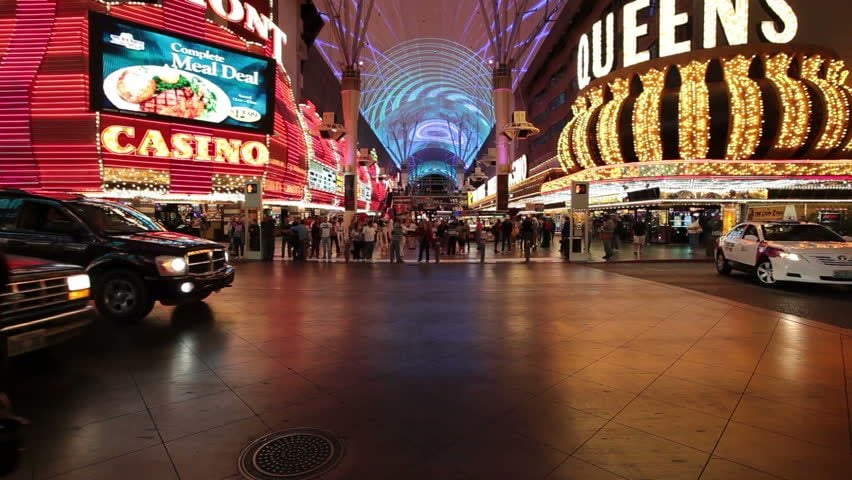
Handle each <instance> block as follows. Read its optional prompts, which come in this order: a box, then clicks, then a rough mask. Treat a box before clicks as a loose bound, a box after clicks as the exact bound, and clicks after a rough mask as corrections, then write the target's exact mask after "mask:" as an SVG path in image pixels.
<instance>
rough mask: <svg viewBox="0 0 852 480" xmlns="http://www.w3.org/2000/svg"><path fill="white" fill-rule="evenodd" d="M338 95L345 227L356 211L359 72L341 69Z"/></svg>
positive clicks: (352, 69) (359, 97) (359, 99)
mask: <svg viewBox="0 0 852 480" xmlns="http://www.w3.org/2000/svg"><path fill="white" fill-rule="evenodd" d="M340 95H341V97H342V100H343V106H342V108H343V127H344V128H345V129H346V152H345V155H344V157H343V206H344V209H345V211H344V215H343V224H344V225H345V226H346V228H347V229H348V228H349V225H350V224H351V223H352V219H353V218H354V217H355V214H356V213H357V212H358V155H357V151H358V118H359V110H360V107H361V72H360V71H359V70H358V69H356V68H347V69H345V70H343V78H342V81H341V91H340Z"/></svg>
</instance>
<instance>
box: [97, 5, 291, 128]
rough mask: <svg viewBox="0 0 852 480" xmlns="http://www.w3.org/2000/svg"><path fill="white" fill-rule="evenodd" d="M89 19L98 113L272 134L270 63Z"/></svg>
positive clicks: (116, 22) (107, 20)
mask: <svg viewBox="0 0 852 480" xmlns="http://www.w3.org/2000/svg"><path fill="white" fill-rule="evenodd" d="M91 20H92V21H91V25H92V31H93V33H92V46H93V48H92V50H93V53H92V82H91V85H92V86H91V88H92V105H93V107H94V108H95V109H100V110H105V111H117V112H121V113H129V114H133V115H136V116H144V117H154V118H164V119H165V118H169V119H172V120H174V119H179V120H183V121H192V122H200V123H204V124H214V125H219V126H226V127H238V128H244V129H250V130H258V131H263V132H269V131H271V127H272V112H273V108H274V105H273V102H274V85H275V82H274V79H275V70H274V68H275V67H274V63H273V62H272V61H271V60H270V59H268V58H265V57H261V56H255V55H250V54H247V53H244V52H238V51H236V50H231V49H226V48H222V47H217V46H214V45H212V44H207V43H200V42H197V41H194V40H191V39H189V38H186V37H182V36H176V35H173V34H169V33H165V32H161V31H158V30H155V29H152V28H150V27H145V26H141V25H137V24H135V23H131V22H126V21H124V20H116V19H114V18H111V17H107V16H104V15H98V14H92V16H91Z"/></svg>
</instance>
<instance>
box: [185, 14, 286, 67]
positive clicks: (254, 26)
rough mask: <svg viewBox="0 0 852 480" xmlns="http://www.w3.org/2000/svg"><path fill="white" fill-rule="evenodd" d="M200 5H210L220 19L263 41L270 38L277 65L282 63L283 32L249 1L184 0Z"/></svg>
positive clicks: (284, 40) (284, 36) (284, 41)
mask: <svg viewBox="0 0 852 480" xmlns="http://www.w3.org/2000/svg"><path fill="white" fill-rule="evenodd" d="M184 1H186V2H189V3H193V4H195V5H198V6H200V7H210V10H211V11H212V12H213V14H214V15H216V16H217V17H219V18H221V19H222V20H224V21H226V22H228V23H232V24H235V25H240V26H242V27H243V28H244V29H246V30H248V31H249V32H251V33H253V34H255V35H256V36H257V38H259V39H260V40H263V42H267V41H269V39H270V38H271V39H272V53H273V56H274V58H275V61H277V62H278V64H279V65H282V66H283V65H284V47H285V46H286V45H287V34H285V33H284V32H283V31H282V30H281V29H280V28H279V27H278V25H276V24H275V22H273V21H272V19H270V18H269V17H267V16H266V15H264V14H262V13H260V12H258V11H257V9H256V8H255V7H254V6H252V5H251V4H250V3H248V2H245V1H242V0H184Z"/></svg>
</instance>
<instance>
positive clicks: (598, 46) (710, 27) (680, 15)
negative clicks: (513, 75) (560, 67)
mask: <svg viewBox="0 0 852 480" xmlns="http://www.w3.org/2000/svg"><path fill="white" fill-rule="evenodd" d="M759 4H760V6H761V8H762V9H763V12H764V14H765V15H766V16H767V17H769V20H763V21H758V22H757V23H756V29H757V34H758V36H759V37H760V40H761V41H763V42H768V43H790V42H792V41H793V40H794V39H795V38H796V34H797V33H798V30H799V21H798V16H797V15H796V12H795V11H794V10H793V8H792V7H791V6H790V0H761V1H760V2H759ZM650 7H651V1H650V0H633V1H631V2H627V3H626V4H624V7H622V9H621V11H620V12H618V13H619V14H620V17H621V18H620V21H621V25H622V35H620V37H621V38H620V39H619V40H620V41H621V42H620V45H616V44H617V39H616V32H615V30H616V29H615V24H616V12H610V13H609V14H607V15H606V16H605V17H604V19H601V20H598V21H597V22H596V23H595V24H594V25H593V26H592V32H591V36H590V35H589V34H588V33H586V34H583V36H582V37H580V44H579V46H578V49H577V82H578V83H579V86H580V88H584V87H586V85H588V84H589V83H590V82H591V81H592V79H594V78H601V77H605V76H606V75H608V74H609V73H610V72H612V71H613V69H614V68H615V65H616V63H617V62H619V61H620V63H621V66H622V67H625V68H626V67H630V66H632V65H636V64H638V63H642V62H647V61H648V60H651V51H650V50H647V49H642V48H640V47H639V43H640V42H639V39H640V38H642V37H644V36H646V35H648V34H649V28H648V26H649V25H648V23H650V22H646V21H643V19H644V18H647V17H649V15H648V12H653V14H652V15H650V17H651V19H650V20H651V22H653V21H655V20H656V21H657V22H658V26H659V38H658V45H659V49H658V50H659V52H658V55H657V56H658V57H660V58H662V57H668V56H671V55H677V54H680V53H686V52H689V51H692V50H693V49H695V48H706V49H709V48H714V47H716V43H717V37H718V36H719V30H721V31H722V33H723V35H724V38H725V41H727V44H728V45H732V46H733V45H743V44H746V43H748V42H749V30H750V26H751V19H750V17H753V16H754V12H749V0H700V1H698V2H696V7H695V8H696V10H699V11H700V12H701V14H702V15H703V19H702V20H703V21H700V22H697V23H698V27H699V28H702V29H703V32H702V33H703V35H702V36H701V37H703V38H701V44H700V47H699V46H698V45H694V44H693V41H692V40H691V39H679V38H678V35H677V32H678V30H679V29H681V28H685V27H686V25H688V24H690V23H691V22H692V21H693V19H692V18H691V15H690V13H689V12H686V11H678V8H677V7H678V2H677V0H659V6H658V8H656V9H653V10H650ZM653 17H656V18H653ZM720 26H721V29H720V28H719V27H720ZM696 43H697V42H696ZM616 46H618V47H620V48H619V49H618V50H619V51H620V53H621V55H620V57H621V58H618V57H619V55H617V54H616Z"/></svg>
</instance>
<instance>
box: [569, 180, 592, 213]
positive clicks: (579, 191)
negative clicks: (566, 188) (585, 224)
mask: <svg viewBox="0 0 852 480" xmlns="http://www.w3.org/2000/svg"><path fill="white" fill-rule="evenodd" d="M571 208H573V209H575V210H586V209H588V208H589V182H571Z"/></svg>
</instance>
